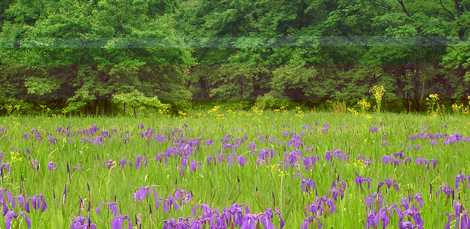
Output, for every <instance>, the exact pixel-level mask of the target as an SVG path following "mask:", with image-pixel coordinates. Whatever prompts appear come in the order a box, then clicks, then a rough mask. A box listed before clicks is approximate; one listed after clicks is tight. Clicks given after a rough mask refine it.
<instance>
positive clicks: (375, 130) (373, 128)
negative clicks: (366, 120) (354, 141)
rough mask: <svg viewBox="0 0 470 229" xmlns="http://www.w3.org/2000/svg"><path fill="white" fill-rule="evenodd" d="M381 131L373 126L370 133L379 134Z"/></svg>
mask: <svg viewBox="0 0 470 229" xmlns="http://www.w3.org/2000/svg"><path fill="white" fill-rule="evenodd" d="M378 131H379V128H378V127H376V126H372V127H370V128H369V132H371V133H377V132H378Z"/></svg>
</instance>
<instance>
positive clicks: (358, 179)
mask: <svg viewBox="0 0 470 229" xmlns="http://www.w3.org/2000/svg"><path fill="white" fill-rule="evenodd" d="M354 182H356V184H357V185H359V186H361V187H362V184H364V183H367V187H368V188H370V183H371V182H372V179H371V178H369V177H361V176H356V178H355V179H354Z"/></svg>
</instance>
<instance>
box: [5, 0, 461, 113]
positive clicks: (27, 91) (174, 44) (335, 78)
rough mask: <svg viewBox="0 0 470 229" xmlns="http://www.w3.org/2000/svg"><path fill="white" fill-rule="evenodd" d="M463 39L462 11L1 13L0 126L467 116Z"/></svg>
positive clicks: (31, 8) (16, 0)
mask: <svg viewBox="0 0 470 229" xmlns="http://www.w3.org/2000/svg"><path fill="white" fill-rule="evenodd" d="M469 27H470V0H275V1H273V0H256V1H254V0H220V1H215V0H147V1H144V0H37V1H30V0H1V1H0V113H1V114H9V113H32V112H51V113H70V114H77V113H82V114H83V113H88V114H116V113H122V112H133V113H134V114H135V113H136V108H139V109H140V108H145V109H147V108H155V109H159V110H166V111H171V112H175V111H176V112H177V111H181V110H187V109H191V108H193V107H195V106H197V105H198V104H207V103H225V104H232V105H233V106H234V107H235V108H240V109H249V107H251V106H253V104H262V108H266V109H271V108H273V109H279V108H285V107H290V106H292V104H296V105H299V104H300V105H303V106H306V107H320V108H321V107H326V106H328V105H329V104H337V103H340V104H344V105H345V106H356V105H357V104H358V102H360V101H367V100H371V101H373V100H372V98H373V95H372V93H371V91H370V90H371V88H372V87H373V86H374V85H381V86H383V89H384V95H383V109H385V110H388V111H408V112H415V111H418V112H419V111H423V110H425V109H426V107H427V105H426V104H427V100H426V99H427V98H428V99H429V95H430V94H434V95H436V94H437V95H438V96H439V97H438V99H439V102H440V103H442V104H448V105H450V104H460V103H462V104H464V103H466V102H468V101H467V100H470V97H469V96H470V39H469V34H470V29H469ZM126 106H127V108H126ZM126 110H127V111H126Z"/></svg>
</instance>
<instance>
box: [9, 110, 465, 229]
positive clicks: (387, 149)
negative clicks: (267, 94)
mask: <svg viewBox="0 0 470 229" xmlns="http://www.w3.org/2000/svg"><path fill="white" fill-rule="evenodd" d="M140 123H143V124H145V127H146V128H147V127H152V128H154V129H155V132H156V133H160V134H163V135H168V134H169V133H171V132H172V131H174V130H175V128H179V132H178V133H180V134H182V135H184V137H185V138H198V139H201V140H202V142H201V145H200V147H199V148H198V149H197V150H196V151H195V153H194V154H193V155H192V156H191V157H190V159H191V160H197V161H198V162H200V163H201V164H202V165H201V166H200V167H199V168H198V169H197V170H196V172H190V171H189V169H187V170H186V172H185V174H184V176H181V175H180V174H179V172H178V167H179V166H180V161H179V159H177V158H174V157H173V158H171V159H170V160H169V161H168V163H167V164H162V163H157V162H156V161H155V160H154V157H155V155H156V154H157V153H160V152H164V151H165V150H166V149H167V147H169V146H170V145H171V143H169V142H168V141H166V142H164V143H158V142H156V141H154V140H152V141H146V140H144V139H142V138H141V137H140V131H141V130H140V129H138V125H139V124H140ZM324 123H328V124H329V125H330V126H331V127H330V129H329V131H328V133H326V134H325V133H322V131H321V128H322V126H323V124H324ZM92 124H96V125H97V126H98V127H99V128H100V130H109V131H111V130H112V129H116V132H115V133H112V134H111V138H109V139H106V140H105V142H104V144H103V145H93V144H89V143H84V142H81V141H80V138H81V137H80V136H73V137H71V138H69V139H67V138H65V137H64V136H62V135H59V134H57V132H56V128H57V127H67V126H69V127H71V128H73V129H74V130H78V129H84V128H88V127H89V126H91V125H92ZM305 125H309V127H308V128H304V126H305ZM371 126H377V127H379V131H378V132H377V133H370V132H369V128H370V127H371ZM0 127H5V128H7V131H6V133H5V134H3V135H0V151H3V152H4V160H3V161H4V162H8V163H10V165H11V172H10V173H9V174H7V175H5V176H4V177H3V179H2V180H1V187H2V188H6V189H8V190H10V191H12V192H13V193H14V194H15V195H17V194H20V193H22V194H26V195H28V196H31V195H34V194H39V193H42V194H44V196H45V198H46V201H47V204H48V209H47V210H46V211H45V212H43V213H41V212H35V211H33V212H32V213H31V214H30V217H31V220H32V222H33V226H32V228H69V227H70V223H71V221H72V219H73V218H74V217H75V216H77V215H79V214H82V215H85V216H86V215H87V208H88V204H89V203H91V209H92V211H91V219H92V221H93V222H94V223H96V224H97V225H98V228H109V227H110V226H109V225H110V223H111V220H112V215H111V214H110V213H109V212H108V211H107V210H106V207H105V206H103V207H102V210H101V213H100V214H96V213H95V211H94V209H95V208H96V207H97V206H99V204H100V203H106V202H109V201H113V200H116V201H117V202H118V204H119V208H120V212H121V213H122V214H126V215H130V216H131V217H132V218H134V217H135V216H136V215H138V214H140V215H141V217H142V219H143V228H159V227H161V225H162V223H163V221H164V220H165V219H168V218H177V217H190V216H191V208H192V206H194V205H196V204H200V203H207V204H209V205H210V206H212V207H217V208H219V209H222V208H225V207H230V205H231V204H232V203H241V204H245V205H247V206H249V207H250V209H252V211H253V212H261V211H264V210H265V209H267V208H279V209H280V210H281V212H282V214H283V216H284V218H285V220H286V228H299V226H300V225H301V224H302V223H303V220H304V218H305V217H306V216H308V212H307V208H308V206H309V205H310V204H311V203H312V202H313V200H314V199H315V197H314V195H313V194H312V193H310V194H306V193H303V192H302V191H301V189H300V182H301V179H300V176H303V177H309V178H311V179H313V180H314V181H315V182H316V184H317V187H318V194H319V195H326V194H328V190H329V188H330V186H331V184H332V182H333V181H334V180H335V179H336V178H337V177H338V176H339V177H340V178H341V179H343V180H345V181H346V182H347V184H348V186H347V188H346V192H345V197H344V199H340V200H338V201H337V202H336V203H337V208H338V209H337V212H336V213H333V214H329V215H327V216H324V217H322V218H321V222H322V224H323V225H324V226H325V228H364V225H365V220H366V219H367V211H366V208H365V205H364V199H365V197H366V196H367V195H368V194H370V193H372V192H374V191H375V189H376V187H377V184H378V182H380V181H383V180H384V179H386V178H393V179H395V180H396V181H397V182H398V183H399V185H400V190H399V191H398V192H395V191H389V192H386V193H385V192H384V194H383V195H384V199H385V202H386V203H389V204H391V203H399V201H400V199H401V198H403V197H406V196H408V195H409V194H413V195H414V194H416V193H422V194H423V197H424V200H425V204H424V207H423V209H421V214H422V217H423V219H424V222H425V228H443V227H444V224H445V223H446V221H447V213H450V212H452V211H453V210H452V202H451V200H448V199H447V198H446V197H445V196H444V195H442V194H441V195H436V192H437V191H438V190H439V188H440V186H441V185H442V184H449V185H451V186H453V184H454V180H455V176H456V175H457V174H459V173H460V172H463V173H465V174H466V175H470V154H469V153H470V142H461V143H455V144H451V145H444V144H443V143H442V140H439V141H438V144H436V145H432V144H430V142H429V140H416V141H411V140H409V138H408V137H409V136H410V135H412V134H416V133H418V132H420V131H423V130H424V131H426V132H429V133H447V134H453V133H459V134H462V135H464V136H470V118H469V117H468V116H425V115H405V114H377V115H375V114H359V115H351V114H334V113H300V114H296V113H294V112H264V113H262V114H254V113H248V112H228V113H225V114H224V115H223V116H222V115H221V114H220V113H219V115H217V114H213V113H212V114H202V113H199V114H190V115H188V117H185V118H175V117H168V116H157V117H154V118H127V117H116V118H109V117H108V118H106V117H87V118H66V117H54V118H49V117H3V118H0ZM32 128H36V129H38V130H39V131H40V132H41V134H42V136H43V140H42V141H40V142H39V141H36V140H34V137H33V136H31V137H30V138H31V139H29V140H25V139H23V134H24V133H25V132H29V133H30V132H31V129H32ZM286 130H287V131H290V132H295V133H297V134H299V133H300V132H301V131H304V136H303V137H302V141H303V142H304V147H303V149H301V151H302V153H303V154H304V155H318V156H319V157H320V158H321V160H320V161H318V162H317V164H316V166H315V167H314V168H313V169H312V170H309V171H307V170H305V169H304V168H303V166H298V167H294V168H287V169H285V170H284V169H283V164H282V161H283V154H284V152H285V151H287V152H289V151H292V150H293V149H292V148H289V147H286V146H285V145H286V143H287V142H288V140H289V137H285V136H283V131H286ZM126 131H129V133H130V139H129V142H128V144H124V143H123V140H122V136H123V134H124V133H125V132H126ZM46 133H51V134H52V135H54V136H55V137H56V138H57V144H55V145H53V144H49V142H48V141H47V137H46ZM226 134H230V135H232V136H233V137H234V138H241V137H242V136H243V135H246V136H247V137H248V140H247V141H246V142H245V143H243V144H242V145H241V147H240V148H238V149H237V154H240V155H245V156H246V157H247V161H248V163H247V164H246V165H245V166H239V165H238V164H237V163H236V162H235V163H234V164H233V165H229V164H228V163H223V164H218V165H210V166H208V165H207V164H206V159H207V156H209V155H212V156H215V155H216V154H218V153H219V152H220V151H221V139H222V138H223V136H224V135H226ZM260 136H269V137H271V138H275V139H277V142H273V143H269V142H261V141H260ZM208 139H212V140H213V141H214V144H213V145H211V146H207V145H206V144H205V141H206V140H208ZM384 139H386V140H387V142H388V145H383V144H382V143H383V141H384ZM252 141H256V144H257V152H259V150H260V149H262V148H271V149H274V152H275V156H274V159H273V161H272V162H270V163H267V164H264V165H257V164H256V162H255V161H256V155H252V154H251V153H250V152H249V148H248V144H249V143H250V142H252ZM416 145H419V149H416V147H415V146H416ZM333 149H341V150H343V151H344V152H347V154H348V155H349V159H348V160H347V161H339V160H335V161H333V162H328V161H326V160H325V159H324V158H325V152H326V151H328V150H333ZM398 151H404V152H405V154H406V155H407V156H409V157H411V158H412V162H411V163H410V164H407V165H400V166H396V167H395V166H392V165H384V164H383V163H382V157H383V156H384V155H386V154H387V155H388V154H392V153H394V152H398ZM11 152H19V153H20V154H21V158H20V159H12V157H11V155H12V154H11ZM226 154H227V155H228V154H229V153H228V152H226ZM137 155H144V156H146V157H147V160H148V164H147V166H146V167H143V168H141V169H136V168H135V167H134V166H132V167H126V168H124V169H121V168H120V167H119V165H117V166H115V167H114V168H112V169H108V168H106V167H105V165H104V162H105V161H106V160H109V159H112V160H115V161H117V162H119V160H120V159H123V158H126V159H129V160H134V159H135V158H136V156H137ZM360 155H363V156H364V157H366V158H369V159H371V160H372V161H373V163H372V164H371V165H370V166H368V167H367V166H364V165H363V164H361V163H360V162H358V160H357V157H358V156H360ZM417 157H423V158H426V159H436V160H437V161H438V164H437V167H436V168H434V169H429V168H426V167H425V166H420V165H416V164H415V162H414V160H415V159H416V158H417ZM32 159H36V160H38V161H39V163H40V169H39V170H38V171H36V170H34V169H33V168H32V165H31V160H32ZM49 161H53V162H55V163H57V169H56V170H55V171H48V169H47V163H48V162H49ZM67 164H69V165H70V167H71V168H72V170H73V167H74V166H76V165H79V167H80V168H79V169H77V170H75V171H74V172H72V173H71V174H70V179H69V174H68V173H67ZM300 165H302V163H300ZM356 175H361V176H366V177H371V178H372V188H371V190H367V189H361V188H359V187H358V186H357V185H356V184H355V183H354V178H355V176H356ZM65 185H67V190H68V194H67V198H66V201H65V203H64V202H63V200H62V193H63V190H64V186H65ZM87 185H89V187H90V192H88V188H87ZM430 185H431V186H432V187H433V195H432V197H431V196H430V194H429V187H430ZM141 186H154V187H156V190H157V191H158V193H159V194H160V195H161V196H167V195H169V194H171V193H172V192H174V190H175V189H176V188H181V189H185V190H188V191H191V192H192V194H193V199H192V201H191V202H190V204H189V205H185V206H184V207H183V208H182V209H180V210H178V211H170V212H169V213H164V212H163V211H162V210H161V209H160V210H158V211H155V209H153V212H152V214H150V212H149V211H150V210H149V205H151V202H152V200H151V199H148V201H146V202H135V201H134V200H133V193H134V192H135V191H136V190H137V189H138V188H139V187H141ZM459 193H460V194H459V196H460V198H461V202H462V203H463V205H464V206H465V207H466V208H467V209H468V208H470V194H469V193H470V190H469V189H468V188H467V189H465V188H463V189H461V190H460V192H459ZM456 195H457V194H456ZM79 198H82V199H83V202H84V207H83V208H82V209H80V205H79ZM456 198H457V197H456ZM0 221H2V222H0V225H3V218H2V217H0ZM21 224H22V225H20V226H21V227H20V228H25V225H24V223H21ZM392 224H394V225H396V224H397V218H396V217H394V218H393V220H392ZM394 227H396V226H394Z"/></svg>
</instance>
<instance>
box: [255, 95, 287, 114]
mask: <svg viewBox="0 0 470 229" xmlns="http://www.w3.org/2000/svg"><path fill="white" fill-rule="evenodd" d="M291 106H293V103H292V102H291V101H290V100H289V99H287V98H279V97H276V96H274V95H273V94H270V93H269V94H265V95H263V96H260V97H258V98H257V99H256V102H255V105H254V107H256V108H257V109H261V110H274V109H285V108H289V107H291Z"/></svg>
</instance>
